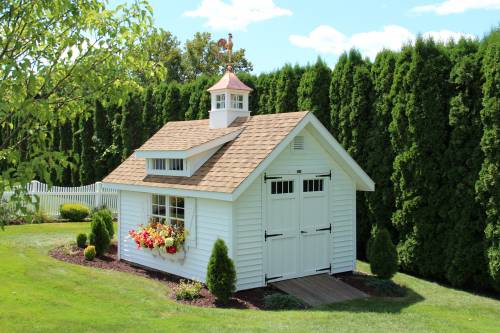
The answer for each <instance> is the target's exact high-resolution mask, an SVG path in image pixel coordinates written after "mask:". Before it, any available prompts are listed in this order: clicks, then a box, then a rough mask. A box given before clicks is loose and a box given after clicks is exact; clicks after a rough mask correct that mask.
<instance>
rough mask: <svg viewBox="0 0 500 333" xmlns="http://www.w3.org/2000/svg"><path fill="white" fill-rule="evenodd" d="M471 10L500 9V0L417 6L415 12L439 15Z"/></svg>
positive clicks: (460, 0) (455, 0) (462, 0)
mask: <svg viewBox="0 0 500 333" xmlns="http://www.w3.org/2000/svg"><path fill="white" fill-rule="evenodd" d="M471 9H500V0H446V1H443V2H439V3H434V4H429V5H423V6H417V7H414V8H412V11H413V12H416V13H426V12H433V13H436V14H438V15H448V14H456V13H463V12H465V11H467V10H471Z"/></svg>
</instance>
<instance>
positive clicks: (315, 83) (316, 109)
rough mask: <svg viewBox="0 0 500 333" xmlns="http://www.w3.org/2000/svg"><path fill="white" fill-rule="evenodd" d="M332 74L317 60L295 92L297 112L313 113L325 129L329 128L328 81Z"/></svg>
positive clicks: (308, 69)
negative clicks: (306, 111)
mask: <svg viewBox="0 0 500 333" xmlns="http://www.w3.org/2000/svg"><path fill="white" fill-rule="evenodd" d="M331 78H332V74H331V71H330V68H328V66H327V65H326V63H325V62H324V61H323V60H322V59H321V58H318V60H317V61H316V63H315V64H314V65H313V66H309V67H308V68H307V69H306V70H305V72H304V74H303V75H302V77H301V79H300V83H299V87H298V90H297V95H298V102H297V104H298V110H300V111H304V110H308V111H311V112H312V113H314V115H315V116H316V117H318V119H319V120H320V121H321V123H322V124H323V125H325V127H326V128H329V127H330V97H329V89H330V80H331Z"/></svg>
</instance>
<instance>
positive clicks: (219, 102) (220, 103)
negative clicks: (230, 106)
mask: <svg viewBox="0 0 500 333" xmlns="http://www.w3.org/2000/svg"><path fill="white" fill-rule="evenodd" d="M215 103H216V105H215V108H216V109H219V110H220V109H225V108H226V95H225V94H218V95H216V96H215Z"/></svg>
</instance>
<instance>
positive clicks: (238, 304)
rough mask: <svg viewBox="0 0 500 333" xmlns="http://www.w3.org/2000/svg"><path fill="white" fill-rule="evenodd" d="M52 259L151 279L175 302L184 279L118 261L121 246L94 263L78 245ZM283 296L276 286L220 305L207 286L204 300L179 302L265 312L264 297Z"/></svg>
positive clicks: (56, 252) (248, 292)
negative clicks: (278, 294)
mask: <svg viewBox="0 0 500 333" xmlns="http://www.w3.org/2000/svg"><path fill="white" fill-rule="evenodd" d="M49 254H50V256H51V257H53V258H56V259H58V260H62V261H65V262H69V263H72V264H77V265H82V266H88V267H96V268H101V269H110V270H115V271H120V272H127V273H132V274H136V275H140V276H143V277H147V278H152V279H155V280H159V281H161V282H162V283H165V284H166V285H167V286H168V288H169V289H170V290H171V293H170V294H169V297H170V298H172V299H173V300H175V292H174V291H175V289H176V288H177V286H178V284H179V282H180V280H181V279H182V278H180V277H178V276H176V275H172V274H168V273H165V272H160V271H156V270H152V269H146V268H144V267H140V266H136V265H133V264H131V263H128V262H125V261H119V260H117V247H116V244H112V245H111V248H110V250H109V252H108V253H107V254H106V255H105V256H104V257H100V258H95V259H94V260H93V261H88V260H85V257H84V256H83V249H81V248H79V247H77V246H76V245H66V246H61V247H57V248H55V249H53V250H51V251H50V252H49ZM275 293H281V291H279V290H277V289H274V288H272V287H263V288H255V289H249V290H243V291H239V292H237V293H235V294H234V297H233V298H232V299H231V300H230V301H229V302H228V303H226V304H220V303H218V302H217V301H216V299H215V297H214V296H213V295H212V294H211V293H210V291H208V289H207V288H206V287H204V288H203V289H202V290H201V293H200V296H201V297H200V298H198V299H195V300H193V301H177V300H176V301H177V302H179V303H184V304H190V305H195V306H201V307H210V308H215V307H217V308H234V309H264V296H266V295H269V294H275Z"/></svg>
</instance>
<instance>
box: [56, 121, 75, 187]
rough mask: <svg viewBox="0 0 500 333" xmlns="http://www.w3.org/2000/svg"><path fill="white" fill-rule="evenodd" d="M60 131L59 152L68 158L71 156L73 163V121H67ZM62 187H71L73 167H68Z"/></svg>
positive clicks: (64, 173) (65, 169)
mask: <svg viewBox="0 0 500 333" xmlns="http://www.w3.org/2000/svg"><path fill="white" fill-rule="evenodd" d="M59 130H60V132H61V134H60V137H61V140H60V142H59V150H60V151H62V152H63V153H64V154H66V156H70V158H69V161H70V162H73V159H72V158H71V155H72V147H73V140H72V139H73V133H72V128H71V120H70V119H66V121H65V122H64V123H62V124H61V125H60V126H59ZM61 185H62V186H71V167H70V166H69V167H66V168H64V170H63V173H62V179H61Z"/></svg>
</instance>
